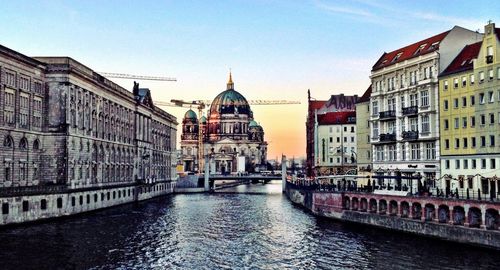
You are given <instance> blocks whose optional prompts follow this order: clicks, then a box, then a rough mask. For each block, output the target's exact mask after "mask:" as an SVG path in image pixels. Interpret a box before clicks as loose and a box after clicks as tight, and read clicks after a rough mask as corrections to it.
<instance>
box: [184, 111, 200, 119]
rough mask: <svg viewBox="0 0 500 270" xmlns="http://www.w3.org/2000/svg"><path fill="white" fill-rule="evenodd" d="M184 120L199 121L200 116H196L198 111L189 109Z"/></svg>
mask: <svg viewBox="0 0 500 270" xmlns="http://www.w3.org/2000/svg"><path fill="white" fill-rule="evenodd" d="M184 120H194V121H197V120H198V117H197V116H196V113H195V112H194V111H193V110H191V109H189V111H187V112H186V114H184Z"/></svg>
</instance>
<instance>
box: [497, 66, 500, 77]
mask: <svg viewBox="0 0 500 270" xmlns="http://www.w3.org/2000/svg"><path fill="white" fill-rule="evenodd" d="M497 79H499V80H500V67H498V68H497Z"/></svg>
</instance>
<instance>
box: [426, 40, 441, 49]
mask: <svg viewBox="0 0 500 270" xmlns="http://www.w3.org/2000/svg"><path fill="white" fill-rule="evenodd" d="M438 45H439V41H437V42H434V43H432V44H431V46H429V49H427V50H428V51H430V50H433V49H435V48H437V47H438Z"/></svg>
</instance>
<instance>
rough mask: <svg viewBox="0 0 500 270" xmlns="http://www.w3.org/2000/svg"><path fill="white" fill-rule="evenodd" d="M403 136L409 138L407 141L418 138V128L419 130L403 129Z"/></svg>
mask: <svg viewBox="0 0 500 270" xmlns="http://www.w3.org/2000/svg"><path fill="white" fill-rule="evenodd" d="M402 137H403V140H407V141H413V140H418V130H417V131H414V130H411V131H403V134H402Z"/></svg>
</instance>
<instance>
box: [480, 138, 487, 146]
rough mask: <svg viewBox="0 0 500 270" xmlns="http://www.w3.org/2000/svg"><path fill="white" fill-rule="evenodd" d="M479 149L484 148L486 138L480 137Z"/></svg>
mask: <svg viewBox="0 0 500 270" xmlns="http://www.w3.org/2000/svg"><path fill="white" fill-rule="evenodd" d="M481 147H486V136H481Z"/></svg>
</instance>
